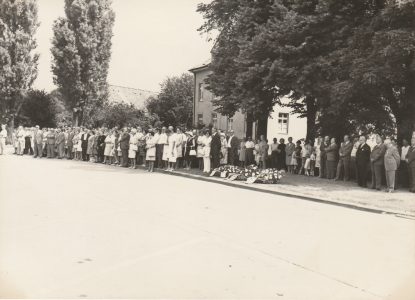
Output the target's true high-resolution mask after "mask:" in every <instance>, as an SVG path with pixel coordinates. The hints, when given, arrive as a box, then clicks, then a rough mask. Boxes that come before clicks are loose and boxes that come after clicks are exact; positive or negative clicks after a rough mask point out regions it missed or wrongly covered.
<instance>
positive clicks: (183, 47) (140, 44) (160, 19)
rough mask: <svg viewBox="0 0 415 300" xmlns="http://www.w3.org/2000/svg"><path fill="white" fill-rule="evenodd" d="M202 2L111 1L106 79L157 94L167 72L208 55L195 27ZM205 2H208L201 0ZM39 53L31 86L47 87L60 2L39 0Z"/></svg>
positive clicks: (204, 40) (175, 71) (204, 39)
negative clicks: (111, 32)
mask: <svg viewBox="0 0 415 300" xmlns="http://www.w3.org/2000/svg"><path fill="white" fill-rule="evenodd" d="M199 2H202V0H113V4H112V7H113V9H114V11H115V15H116V16H115V23H114V28H113V33H114V36H113V38H112V56H111V62H110V69H109V74H108V83H109V84H113V85H120V86H126V87H132V88H139V89H143V90H149V91H154V92H158V91H159V89H160V83H161V82H162V81H163V80H164V79H165V78H167V77H168V76H174V75H180V74H182V73H184V72H187V71H188V70H189V69H190V68H192V67H194V66H197V65H200V64H202V63H203V62H205V61H206V60H208V59H209V57H210V49H211V48H212V45H213V43H212V42H208V41H207V36H206V35H201V34H200V33H199V32H198V31H197V28H199V27H200V26H201V25H202V23H203V18H202V16H201V15H200V14H199V13H197V12H196V7H197V4H198V3H199ZM205 2H206V1H205ZM38 7H39V11H38V17H39V22H40V27H39V29H38V31H37V34H36V38H37V43H38V48H37V50H36V51H37V52H38V53H39V54H40V60H39V69H38V73H39V74H38V77H37V79H36V81H35V83H34V88H37V89H44V90H46V91H51V90H53V89H55V88H56V87H55V86H54V84H53V79H52V72H51V53H50V47H51V39H52V36H53V33H52V24H53V21H54V20H56V19H57V18H58V17H63V16H64V0H38Z"/></svg>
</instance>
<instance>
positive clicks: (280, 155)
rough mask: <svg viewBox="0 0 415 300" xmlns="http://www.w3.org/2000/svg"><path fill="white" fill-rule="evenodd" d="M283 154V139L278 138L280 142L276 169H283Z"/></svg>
mask: <svg viewBox="0 0 415 300" xmlns="http://www.w3.org/2000/svg"><path fill="white" fill-rule="evenodd" d="M285 155H286V154H285V140H284V139H280V144H279V145H278V160H277V170H285V168H286V166H285Z"/></svg>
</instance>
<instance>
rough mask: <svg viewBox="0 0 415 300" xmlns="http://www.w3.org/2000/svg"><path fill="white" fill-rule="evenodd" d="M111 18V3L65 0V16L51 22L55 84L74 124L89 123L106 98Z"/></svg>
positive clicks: (112, 17) (93, 0)
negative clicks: (92, 113)
mask: <svg viewBox="0 0 415 300" xmlns="http://www.w3.org/2000/svg"><path fill="white" fill-rule="evenodd" d="M114 18H115V14H114V12H113V10H112V8H111V0H100V1H97V0H76V1H75V0H65V17H64V18H59V19H58V20H56V21H55V22H54V25H53V33H54V36H53V39H52V49H51V52H52V56H53V63H52V72H53V74H54V83H55V84H56V85H57V86H58V87H59V89H60V92H61V93H62V95H63V96H64V99H65V101H66V103H67V104H68V106H69V107H70V108H71V109H72V110H73V112H74V122H75V123H77V122H79V123H81V124H82V123H83V122H84V119H85V121H86V122H88V119H89V118H90V117H91V112H92V111H93V110H95V109H96V108H97V107H100V106H102V105H103V104H104V103H105V101H106V100H107V98H108V84H107V75H108V67H109V61H110V58H111V38H112V28H113V24H114Z"/></svg>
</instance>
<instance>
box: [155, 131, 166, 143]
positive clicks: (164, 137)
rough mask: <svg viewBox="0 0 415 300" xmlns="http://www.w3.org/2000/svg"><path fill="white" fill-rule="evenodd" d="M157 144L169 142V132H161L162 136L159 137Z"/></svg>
mask: <svg viewBox="0 0 415 300" xmlns="http://www.w3.org/2000/svg"><path fill="white" fill-rule="evenodd" d="M157 144H160V145H165V144H167V134H165V133H160V136H159V138H158V141H157Z"/></svg>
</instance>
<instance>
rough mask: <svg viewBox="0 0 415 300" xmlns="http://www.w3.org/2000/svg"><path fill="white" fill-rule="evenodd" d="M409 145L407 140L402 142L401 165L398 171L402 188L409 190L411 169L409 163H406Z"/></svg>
mask: <svg viewBox="0 0 415 300" xmlns="http://www.w3.org/2000/svg"><path fill="white" fill-rule="evenodd" d="M409 148H410V146H409V143H408V141H407V140H406V139H403V140H402V148H401V153H400V156H401V163H400V164H399V170H398V177H399V183H400V184H401V185H402V187H404V188H408V187H409V176H410V175H409V173H410V172H409V168H408V163H407V162H406V155H407V154H408V151H409Z"/></svg>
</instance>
